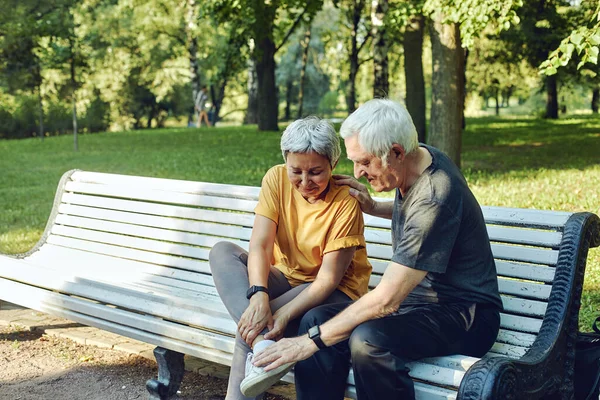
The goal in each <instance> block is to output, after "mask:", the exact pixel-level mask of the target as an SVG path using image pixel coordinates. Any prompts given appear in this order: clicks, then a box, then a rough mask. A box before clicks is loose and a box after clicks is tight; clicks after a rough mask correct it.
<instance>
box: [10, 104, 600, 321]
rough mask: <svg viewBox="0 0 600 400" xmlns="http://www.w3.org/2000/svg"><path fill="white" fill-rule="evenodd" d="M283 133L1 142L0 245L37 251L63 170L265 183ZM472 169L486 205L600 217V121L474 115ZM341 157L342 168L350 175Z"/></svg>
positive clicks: (159, 133) (594, 275) (597, 269)
mask: <svg viewBox="0 0 600 400" xmlns="http://www.w3.org/2000/svg"><path fill="white" fill-rule="evenodd" d="M279 137H280V134H279V133H278V132H257V130H256V127H234V128H216V129H163V130H146V131H136V132H119V133H103V134H95V135H82V136H80V143H79V145H80V151H79V152H78V153H75V152H73V150H72V149H73V142H72V137H70V136H63V137H52V138H47V139H45V140H44V141H40V140H39V139H26V140H19V141H0V170H1V174H0V252H4V253H9V254H14V253H19V252H24V251H26V250H28V249H29V248H31V247H32V246H33V245H34V244H35V242H36V241H37V240H38V239H39V237H40V235H41V234H42V232H43V229H44V226H45V223H46V220H47V218H48V215H49V213H50V210H51V208H52V201H53V198H54V192H55V190H56V186H57V183H58V180H59V179H60V176H61V175H62V174H63V173H64V172H65V171H67V170H69V169H73V168H78V169H83V170H88V171H101V172H114V173H122V174H133V175H145V176H152V177H164V178H175V179H189V180H198V181H209V182H220V183H234V184H244V185H255V186H256V185H259V184H260V180H261V178H262V176H263V174H264V173H265V171H266V170H267V169H268V168H269V167H271V166H272V165H274V164H276V163H280V162H282V161H281V160H282V159H281V153H280V151H279ZM462 164H463V171H464V173H465V176H466V178H467V180H468V181H469V183H470V185H471V187H472V189H473V191H474V193H475V195H476V196H477V198H478V199H479V201H480V203H481V204H484V205H498V206H510V207H525V208H538V209H550V210H564V211H591V212H594V213H596V214H600V119H599V118H593V117H591V116H590V117H574V118H568V119H562V120H559V121H544V120H535V119H528V118H510V117H504V118H493V117H486V118H476V119H469V120H468V121H467V128H466V130H465V133H464V138H463V155H462ZM351 171H352V165H351V164H350V163H349V162H348V161H347V160H346V159H345V158H344V156H343V157H342V159H341V161H340V164H339V166H338V167H337V168H336V172H338V173H351ZM598 314H600V250H598V249H593V250H591V251H590V254H589V256H588V267H587V272H586V282H585V290H584V295H583V299H582V313H581V325H582V327H583V328H584V329H587V328H588V327H589V326H590V324H591V321H592V320H593V318H595V316H596V315H598Z"/></svg>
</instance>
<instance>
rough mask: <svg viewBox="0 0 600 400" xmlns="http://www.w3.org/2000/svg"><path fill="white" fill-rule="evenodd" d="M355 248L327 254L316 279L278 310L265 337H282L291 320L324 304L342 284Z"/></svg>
mask: <svg viewBox="0 0 600 400" xmlns="http://www.w3.org/2000/svg"><path fill="white" fill-rule="evenodd" d="M355 250H356V248H355V247H350V248H347V249H340V250H336V251H332V252H329V253H327V254H325V256H323V263H322V264H321V268H320V269H319V272H318V273H317V276H316V278H315V280H314V281H313V282H312V283H311V284H310V285H308V287H307V288H306V289H304V290H303V291H302V292H301V293H300V294H299V295H298V296H296V297H295V298H294V299H293V300H292V301H290V302H289V303H287V304H286V305H284V306H283V307H281V308H280V309H279V310H277V312H276V313H275V315H274V317H273V318H274V320H275V322H274V327H273V329H271V330H270V331H269V333H267V334H266V335H265V339H278V338H280V337H281V336H282V335H283V332H284V330H285V327H286V326H287V324H288V322H289V321H291V320H293V319H296V318H298V317H300V316H301V315H303V314H304V313H305V312H306V311H308V310H310V309H311V308H313V307H316V306H318V305H320V304H322V303H323V302H324V301H325V300H326V299H327V298H328V297H329V296H330V295H331V294H332V293H333V292H334V290H335V289H336V288H337V287H338V285H339V284H340V282H341V280H342V278H343V277H344V274H345V273H346V270H347V269H348V266H349V265H350V262H351V261H352V257H353V256H354V252H355Z"/></svg>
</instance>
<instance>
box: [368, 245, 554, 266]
mask: <svg viewBox="0 0 600 400" xmlns="http://www.w3.org/2000/svg"><path fill="white" fill-rule="evenodd" d="M367 253H368V254H369V256H370V257H373V258H380V259H382V260H390V259H391V258H392V254H393V253H392V248H391V246H385V245H380V244H374V243H367ZM492 253H493V254H494V258H496V259H498V258H500V259H503V260H510V261H523V262H528V263H534V264H544V265H556V262H557V260H558V251H557V250H548V249H540V248H533V247H523V246H511V245H505V244H497V243H492Z"/></svg>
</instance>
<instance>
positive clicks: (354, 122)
mask: <svg viewBox="0 0 600 400" xmlns="http://www.w3.org/2000/svg"><path fill="white" fill-rule="evenodd" d="M340 135H341V136H342V137H343V138H344V139H346V138H349V137H352V136H354V135H358V143H359V144H360V146H361V147H362V148H363V149H364V150H365V151H366V152H368V153H370V154H373V155H375V156H376V157H378V158H379V159H381V162H382V164H383V165H384V166H385V165H387V156H388V154H389V152H390V149H391V148H392V145H393V144H394V143H397V144H399V145H400V146H402V147H403V148H404V151H405V152H406V154H409V153H411V152H412V151H414V150H415V149H417V148H418V146H419V139H418V135H417V128H415V124H414V123H413V120H412V118H411V116H410V114H409V113H408V111H407V110H406V108H405V107H404V106H403V105H402V104H400V103H398V102H397V101H393V100H389V99H373V100H369V101H367V102H366V103H365V104H363V105H362V106H360V107H359V108H358V109H357V110H356V111H354V112H353V113H352V114H350V116H349V117H348V118H346V120H345V121H344V122H343V123H342V127H341V128H340Z"/></svg>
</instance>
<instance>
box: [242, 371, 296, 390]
mask: <svg viewBox="0 0 600 400" xmlns="http://www.w3.org/2000/svg"><path fill="white" fill-rule="evenodd" d="M293 366H294V364H284V365H282V366H280V367H277V368H275V369H274V370H271V371H269V372H266V373H264V374H262V375H258V376H256V377H255V378H254V379H244V380H243V381H242V383H241V384H240V390H241V392H242V394H243V395H244V396H246V397H256V396H258V395H259V394H261V393H264V392H266V391H267V389H268V388H270V387H271V386H273V385H274V384H275V383H277V382H278V381H279V380H280V379H281V378H282V377H283V376H284V375H285V374H287V373H288V372H289V371H290V370H291V369H292V367H293Z"/></svg>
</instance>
